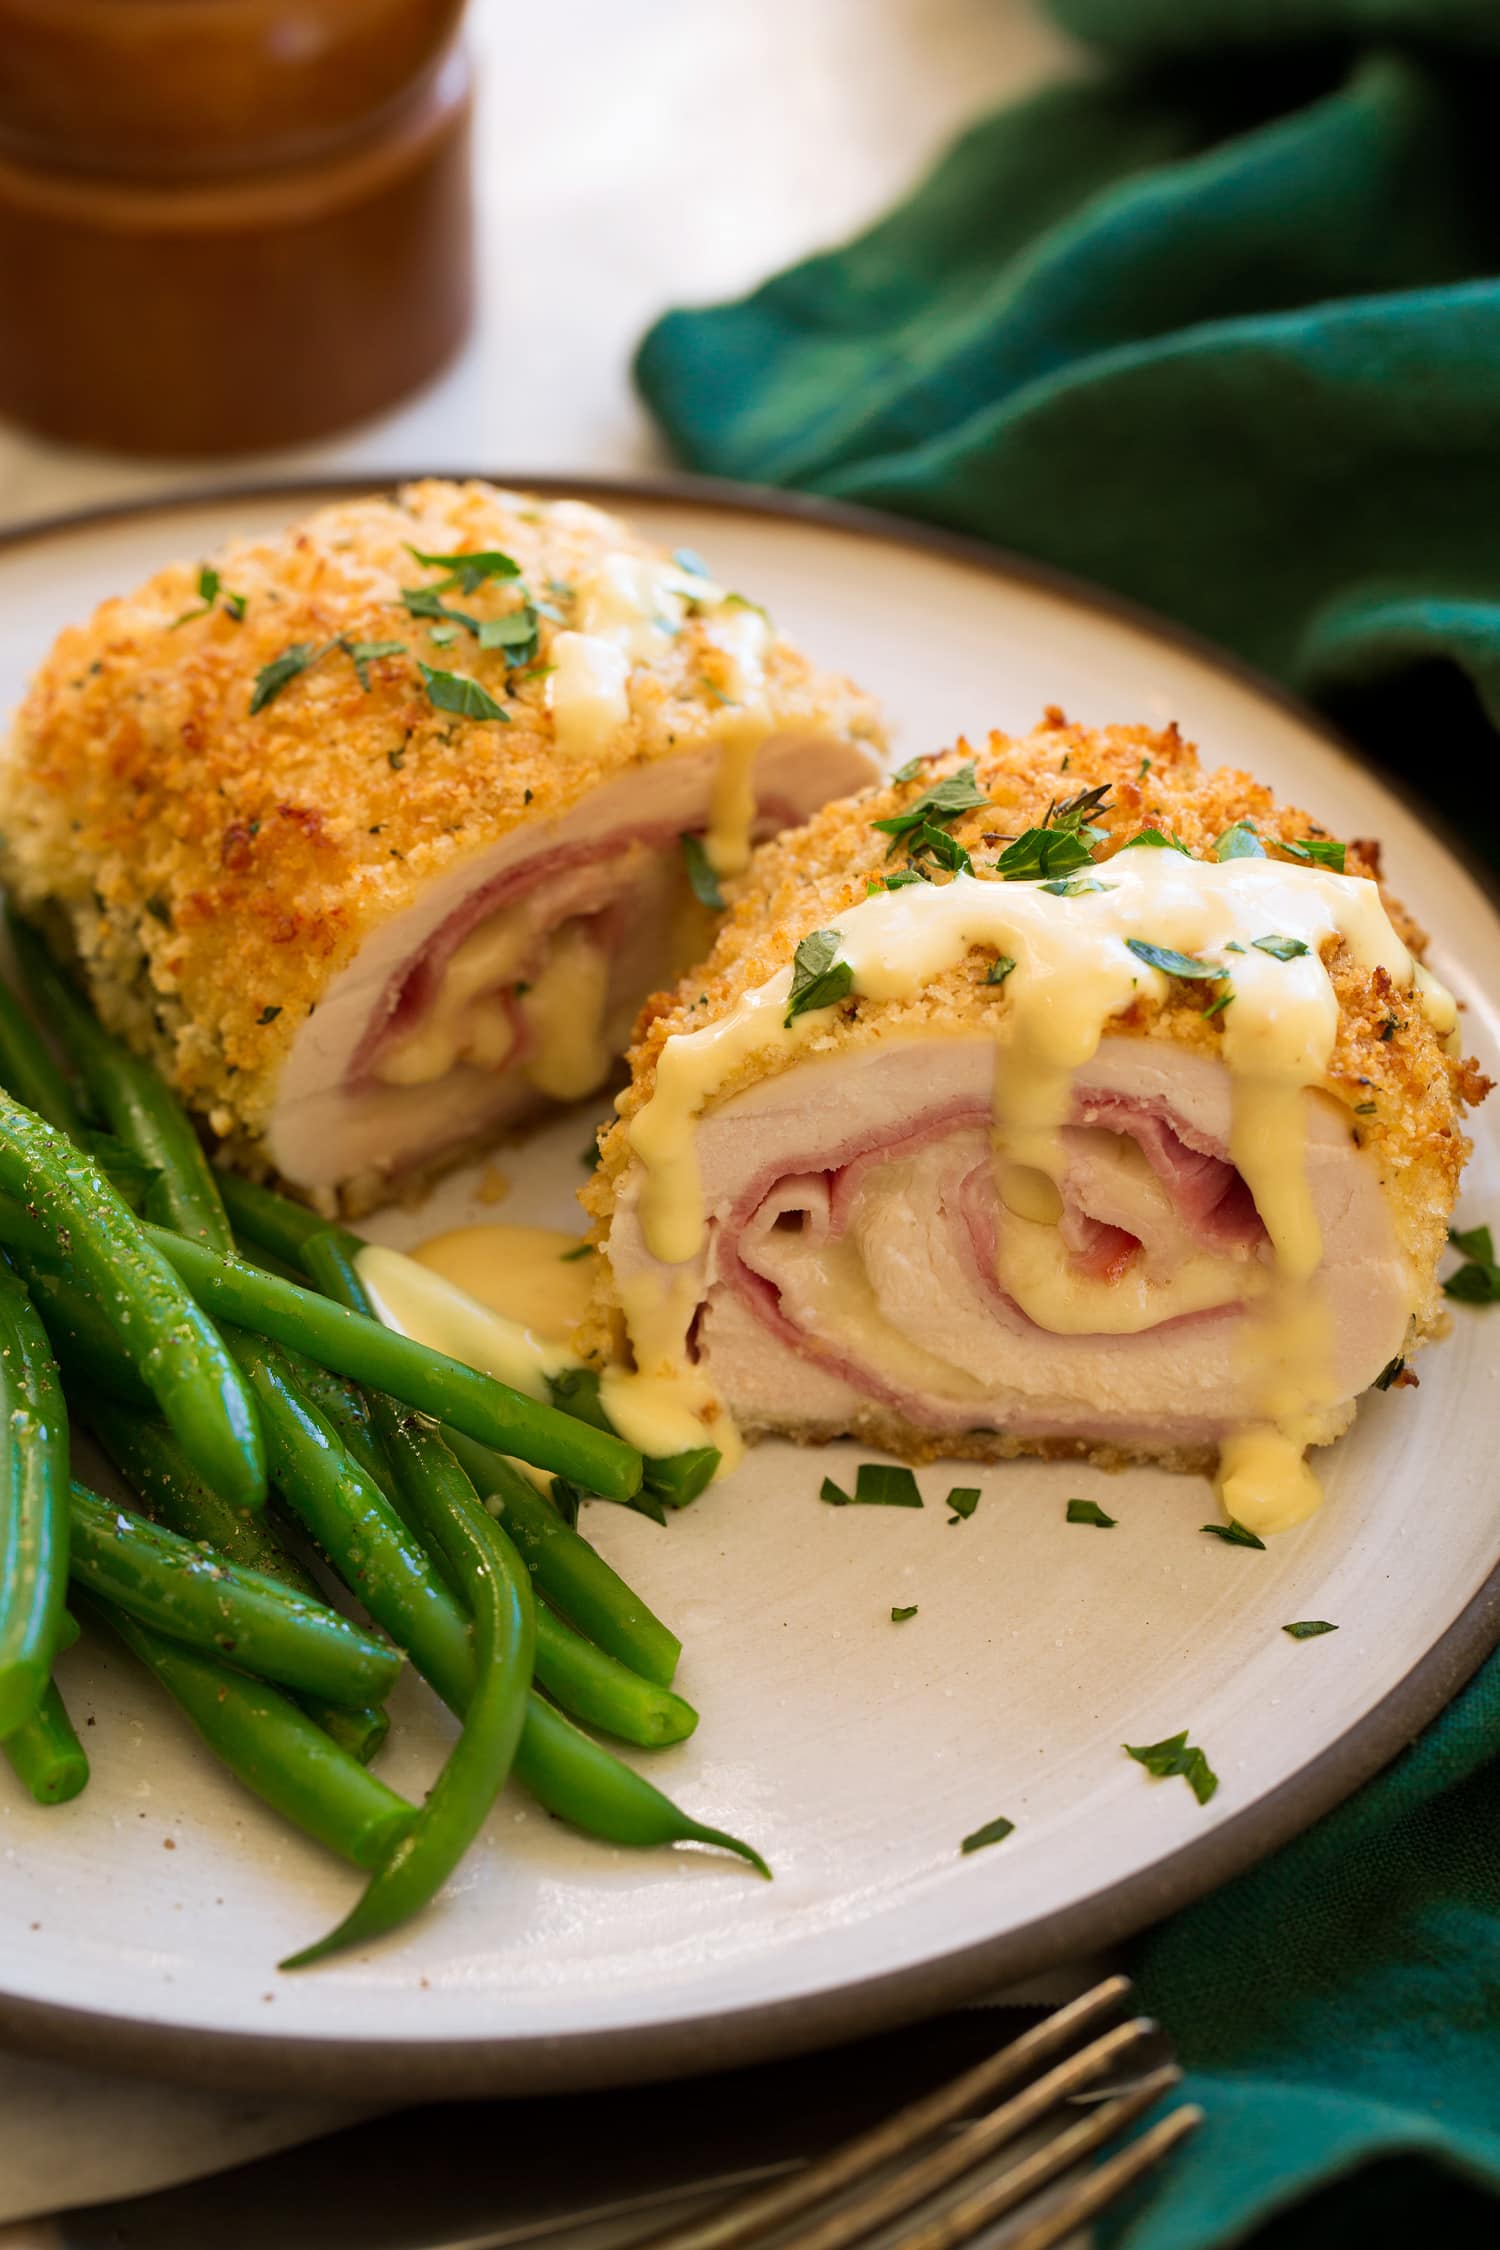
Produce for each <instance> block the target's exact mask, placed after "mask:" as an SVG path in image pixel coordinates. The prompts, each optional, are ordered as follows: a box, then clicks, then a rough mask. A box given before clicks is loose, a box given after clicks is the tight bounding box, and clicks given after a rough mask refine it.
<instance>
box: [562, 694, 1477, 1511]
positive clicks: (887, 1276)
mask: <svg viewBox="0 0 1500 2250" xmlns="http://www.w3.org/2000/svg"><path fill="white" fill-rule="evenodd" d="M1377 862H1378V852H1377V849H1376V847H1375V846H1373V845H1370V844H1360V843H1353V842H1351V843H1348V844H1345V843H1343V842H1341V841H1339V840H1337V839H1335V838H1333V837H1331V836H1329V835H1328V833H1327V831H1326V830H1325V829H1323V828H1322V827H1320V826H1319V825H1318V824H1317V823H1316V822H1314V821H1313V820H1312V819H1310V818H1309V817H1308V816H1307V815H1306V814H1304V813H1301V812H1298V811H1295V810H1292V809H1290V808H1287V807H1284V806H1280V805H1278V804H1277V803H1275V802H1274V800H1273V799H1272V797H1271V795H1270V793H1269V791H1268V790H1266V789H1264V788H1262V787H1260V786H1259V785H1258V784H1256V783H1255V782H1253V781H1252V780H1250V779H1249V777H1248V776H1246V775H1245V774H1243V773H1237V772H1216V773H1205V772H1204V771H1202V770H1201V769H1200V767H1199V764H1198V760H1197V757H1196V755H1195V753H1194V751H1193V750H1192V748H1191V747H1190V746H1189V745H1188V744H1187V743H1186V742H1184V741H1182V740H1181V739H1180V738H1179V737H1178V735H1177V734H1176V732H1175V730H1168V731H1167V732H1166V733H1156V732H1152V731H1149V730H1147V729H1144V728H1140V727H1128V726H1122V727H1115V728H1110V729H1106V730H1104V731H1102V732H1089V731H1086V730H1084V729H1082V728H1078V727H1074V726H1070V725H1068V723H1067V722H1066V721H1065V720H1064V719H1063V718H1062V716H1061V715H1060V714H1058V713H1050V714H1049V715H1048V718H1047V721H1046V723H1045V724H1044V725H1043V727H1042V728H1041V729H1040V730H1039V731H1038V732H1037V733H1036V734H1034V735H1033V736H1031V737H1030V738H1029V739H1027V740H1024V741H1015V740H1009V739H1007V738H1005V737H1002V736H998V735H997V736H993V737H992V738H991V740H990V742H989V744H988V746H987V747H986V748H984V749H982V750H978V751H971V750H969V749H968V748H967V747H966V746H965V745H963V744H960V745H959V746H958V747H957V748H956V749H954V750H952V751H950V752H947V753H945V754H943V755H941V756H938V757H936V758H933V759H929V760H926V761H922V762H919V763H914V764H913V765H912V766H910V767H906V768H903V769H902V772H901V774H899V775H898V776H897V777H896V778H895V781H894V782H893V783H890V784H887V785H880V786H877V787H875V788H873V789H870V790H867V791H866V792H864V793H863V794H861V795H860V796H858V797H855V798H854V799H852V800H850V801H848V802H845V803H842V804H837V805H830V806H828V807H826V808H825V809H824V810H823V811H822V812H820V813H819V814H817V815H816V816H815V817H814V818H813V819H812V820H811V821H810V822H809V823H808V824H807V825H806V826H805V827H803V828H801V829H799V830H797V831H796V832H794V833H789V834H787V835H784V836H783V837H781V838H780V839H779V840H778V841H776V842H774V843H771V844H768V845H767V846H765V847H764V849H763V850H761V851H760V852H759V853H758V854H757V856H756V859H755V862H754V865H753V869H752V873H751V875H750V877H749V879H748V881H747V883H746V884H745V885H744V886H743V887H742V888H741V890H740V893H739V897H738V900H737V903H736V905H735V908H734V911H733V913H732V915H731V917H730V919H729V921H728V922H727V923H726V925H725V926H724V928H723V930H722V931H721V933H720V936H719V938H718V942H717V944H716V945H715V947H714V949H713V951H712V953H711V954H710V955H709V956H708V959H707V961H706V963H705V965H704V966H703V967H702V968H701V969H700V970H697V971H694V972H693V973H692V974H691V975H690V976H689V977H688V978H687V979H685V980H684V982H683V983H682V984H680V985H679V986H678V988H677V990H676V992H675V993H674V994H672V995H670V996H667V995H663V996H661V997H659V998H658V1000H657V1001H656V1003H655V1004H654V1005H653V1007H652V1008H650V1009H648V1011H647V1012H646V1014H645V1015H644V1016H643V1019H642V1025H641V1028H640V1034H639V1043H638V1044H637V1045H636V1047H635V1049H634V1050H633V1053H632V1056H631V1064H632V1073H633V1075H632V1080H631V1084H630V1086H629V1088H628V1090H627V1091H626V1093H625V1094H623V1095H622V1096H621V1099H620V1108H621V1115H620V1117H619V1120H618V1122H617V1123H616V1124H615V1125H614V1126H612V1128H611V1129H610V1131H609V1133H608V1134H607V1136H606V1137H605V1139H604V1142H603V1153H602V1161H601V1165H600V1169H599V1171H598V1173H597V1174H596V1176H595V1179H594V1180H593V1182H592V1183H591V1184H590V1187H589V1188H588V1189H587V1190H586V1191H585V1201H586V1203H587V1204H588V1205H589V1207H590V1208H591V1210H592V1212H593V1214H594V1217H595V1220H596V1228H595V1233H596V1238H597V1239H598V1240H599V1241H600V1243H601V1246H602V1248H603V1250H604V1252H605V1258H604V1260H603V1261H602V1264H603V1267H604V1276H603V1280H602V1283H601V1287H602V1290H603V1297H602V1299H601V1303H600V1307H599V1321H598V1324H597V1326H596V1328H595V1331H594V1335H593V1342H594V1346H595V1348H596V1349H597V1350H598V1351H599V1352H600V1353H601V1356H606V1355H607V1354H608V1353H609V1352H611V1351H613V1353H614V1354H615V1356H616V1357H618V1356H619V1354H620V1352H621V1351H622V1350H623V1351H624V1352H625V1353H626V1354H628V1356H629V1358H630V1359H631V1360H632V1361H633V1365H634V1368H635V1370H636V1372H635V1374H634V1376H633V1377H632V1378H630V1379H631V1380H632V1381H633V1382H634V1383H635V1384H637V1385H645V1386H647V1387H654V1388H655V1389H656V1390H657V1391H658V1393H659V1394H660V1396H661V1398H662V1399H663V1401H664V1402H676V1404H677V1406H678V1407H679V1408H680V1409H681V1410H683V1411H686V1412H691V1413H692V1414H694V1415H696V1416H697V1418H698V1420H699V1422H700V1423H702V1424H704V1425H706V1426H709V1427H713V1426H717V1427H718V1429H719V1430H720V1431H721V1432H722V1431H726V1430H729V1429H733V1428H737V1429H738V1430H739V1431H740V1432H741V1433H742V1434H744V1435H745V1436H747V1437H754V1436H757V1435H762V1434H765V1433H772V1432H776V1433H782V1434H785V1435H788V1436H791V1437H794V1438H798V1439H808V1440H817V1439H824V1438H829V1437H833V1436H836V1435H840V1434H851V1435H857V1436H860V1437H862V1438H864V1439H866V1440H868V1441H873V1442H874V1443H876V1444H878V1445H880V1446H883V1447H885V1448H887V1449H889V1450H890V1451H893V1452H895V1453H897V1454H901V1455H904V1456H906V1457H908V1458H922V1457H926V1456H931V1455H934V1454H939V1453H943V1454H957V1455H961V1456H969V1457H975V1458H990V1457H995V1456H1002V1455H1013V1454H1021V1453H1038V1454H1048V1455H1081V1456H1087V1457H1089V1458H1092V1459H1095V1460H1097V1461H1099V1462H1100V1463H1101V1464H1104V1465H1110V1464H1113V1463H1117V1462H1120V1461H1122V1460H1130V1459H1140V1460H1152V1461H1159V1462H1162V1463H1165V1464H1167V1465H1170V1466H1173V1467H1178V1468H1184V1469H1205V1468H1206V1469H1212V1470H1216V1471H1217V1473H1218V1476H1219V1480H1220V1488H1221V1496H1222V1498H1223V1501H1224V1504H1225V1506H1226V1508H1227V1510H1228V1512H1229V1514H1230V1515H1231V1516H1233V1517H1235V1518H1237V1519H1238V1520H1239V1521H1241V1522H1242V1523H1244V1524H1245V1525H1247V1526H1248V1527H1249V1528H1252V1529H1256V1530H1261V1531H1264V1530H1274V1529H1278V1528H1280V1527H1282V1526H1283V1525H1285V1524H1287V1523H1290V1522H1294V1521H1296V1520H1298V1519H1299V1518H1300V1517H1301V1516H1303V1515H1305V1514H1306V1513H1307V1512H1308V1511H1309V1510H1310V1509H1311V1508H1312V1507H1313V1506H1314V1505H1316V1501H1317V1497H1318V1490H1317V1485H1316V1481H1315V1479H1314V1477H1313V1474H1312V1472H1311V1470H1310V1469H1309V1467H1308V1465H1307V1463H1306V1460H1305V1453H1306V1449H1307V1448H1308V1447H1309V1446H1315V1445H1321V1444H1324V1443H1326V1442H1328V1441H1329V1440H1331V1439H1332V1438H1334V1437H1336V1436H1337V1435H1338V1434H1339V1432H1340V1431H1341V1430H1343V1429H1344V1428H1345V1427H1346V1426H1347V1424H1348V1422H1349V1420H1350V1418H1351V1416H1352V1415H1353V1412H1354V1408H1355V1402H1356V1400H1357V1399H1358V1396H1359V1394H1360V1393H1361V1392H1362V1391H1364V1390H1366V1389H1367V1388H1368V1387H1369V1386H1370V1385H1372V1384H1376V1383H1380V1384H1382V1385H1389V1384H1390V1383H1391V1382H1392V1381H1393V1380H1396V1379H1397V1378H1398V1377H1399V1375H1400V1374H1401V1371H1402V1368H1403V1367H1404V1363H1405V1361H1406V1360H1407V1359H1409V1357H1410V1355H1411V1353H1412V1352H1413V1351H1414V1349H1415V1348H1416V1347H1417V1346H1418V1345H1419V1344H1420V1343H1421V1342H1422V1341H1423V1340H1424V1339H1425V1338H1427V1337H1429V1336H1430V1335H1431V1334H1433V1333H1434V1331H1435V1329H1436V1328H1437V1326H1438V1325H1439V1324H1440V1309H1439V1308H1440V1306H1441V1296H1440V1292H1439V1288H1438V1283H1437V1265H1438V1259H1439V1254H1440V1252H1441V1251H1442V1249H1443V1246H1444V1242H1445V1239H1446V1231H1447V1223H1448V1218H1449V1215H1450V1213H1451V1211H1452V1207H1453V1202H1454V1196H1455V1191H1456V1188H1457V1183H1458V1177H1459V1172H1460V1169H1461V1167H1462V1164H1463V1162H1464V1159H1465V1156H1466V1154H1467V1146H1468V1144H1467V1143H1466V1141H1465V1139H1464V1135H1463V1131H1462V1128H1461V1123H1460V1119H1461V1113H1462V1109H1463V1106H1464V1104H1465V1103H1466V1102H1473V1101H1476V1100H1478V1099H1479V1098H1481V1097H1482V1095H1483V1093H1484V1092H1485V1091H1486V1090H1487V1085H1486V1081H1484V1080H1483V1079H1482V1078H1481V1077H1480V1076H1479V1074H1478V1071H1477V1069H1476V1067H1475V1066H1474V1065H1473V1064H1472V1063H1466V1062H1464V1061H1462V1060H1461V1059H1460V1056H1459V1050H1458V1045H1457V1034H1456V1021H1457V1019H1456V1014H1455V1008H1454V1003H1453V1001H1452V999H1451V997H1450V996H1449V995H1448V993H1447V992H1445V991H1444V990H1443V989H1442V987H1441V986H1440V985H1439V984H1438V983H1437V982H1436V980H1435V979H1434V978H1433V977H1432V976H1431V975H1430V974H1429V973H1428V972H1427V970H1426V969H1425V968H1424V967H1423V966H1422V964H1421V961H1420V959H1419V958H1418V954H1419V950H1420V947H1421V944H1422V938H1421V933H1420V932H1419V931H1417V930H1416V929H1415V927H1414V926H1413V924H1412V923H1411V921H1410V920H1409V918H1408V917H1407V916H1406V915H1405V914H1404V912H1403V911H1402V909H1401V908H1400V907H1399V906H1398V905H1397V904H1396V903H1395V901H1394V900H1392V899H1390V898H1388V897H1386V896H1385V895H1384V894H1383V892H1382V890H1381V888H1380V885H1379V882H1378V879H1377V878H1378V864H1377Z"/></svg>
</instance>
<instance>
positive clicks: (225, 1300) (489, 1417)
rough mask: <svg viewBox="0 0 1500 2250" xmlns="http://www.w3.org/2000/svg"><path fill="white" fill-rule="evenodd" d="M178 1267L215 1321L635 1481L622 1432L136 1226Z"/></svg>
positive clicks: (194, 1246) (586, 1472)
mask: <svg viewBox="0 0 1500 2250" xmlns="http://www.w3.org/2000/svg"><path fill="white" fill-rule="evenodd" d="M142 1232H143V1233H144V1235H145V1237H146V1239H147V1241H148V1242H149V1243H150V1244H151V1245H152V1246H153V1247H154V1248H156V1249H158V1250H160V1252H161V1253H162V1255H163V1256H164V1257H165V1258H166V1259H167V1260H168V1261H169V1263H170V1264H171V1265H172V1266H173V1267H174V1268H175V1270H176V1271H177V1273H178V1274H179V1275H180V1277H181V1278H182V1280H183V1281H184V1282H185V1283H186V1284H187V1286H188V1288H189V1289H190V1290H191V1291H192V1293H193V1295H194V1296H195V1297H196V1298H197V1300H198V1302H199V1304H200V1305H201V1306H202V1307H204V1308H205V1309H206V1310H207V1311H208V1312H211V1313H213V1314H214V1315H215V1316H216V1317H217V1318H219V1319H223V1320H230V1321H233V1322H235V1323H236V1324H237V1325H238V1326H239V1327H241V1328H248V1329H251V1330H252V1331H253V1332H254V1333H255V1334H256V1335H257V1336H268V1337H270V1338H272V1339H273V1340H274V1341H275V1342H276V1343H279V1344H290V1345H291V1346H292V1348H293V1350H295V1351H300V1352H305V1353H306V1354H307V1356H308V1358H309V1359H315V1360H317V1361H318V1363H319V1364H320V1365H321V1366H323V1367H329V1368H332V1369H333V1370H334V1372H335V1373H336V1374H339V1375H348V1376H351V1377H352V1378H353V1380H354V1381H355V1382H356V1383H362V1384H364V1385H365V1386H366V1388H367V1389H371V1390H379V1391H387V1392H389V1394H390V1395H391V1397H392V1398H398V1399H400V1400H401V1401H402V1403H403V1404H404V1405H407V1406H414V1407H416V1408H417V1410H418V1412H419V1413H423V1414H430V1415H431V1416H432V1417H433V1419H434V1420H435V1421H441V1422H451V1423H452V1424H453V1426H454V1428H455V1429H460V1430H463V1431H465V1432H466V1434H467V1435H468V1436H470V1437H476V1438H479V1439H480V1440H481V1442H482V1443H484V1444H486V1445H493V1446H496V1447H497V1448H498V1449H499V1450H500V1451H501V1452H504V1453H514V1454H518V1455H519V1456H520V1458H521V1459H522V1460H523V1461H532V1462H534V1463H535V1464H536V1465H537V1467H538V1468H543V1469H552V1470H554V1471H555V1472H556V1473H557V1475H559V1476H565V1477H572V1478H574V1479H575V1481H576V1482H577V1483H579V1484H582V1485H586V1486H587V1487H588V1489H589V1490H590V1491H591V1492H600V1493H603V1494H605V1495H606V1496H607V1497H609V1498H614V1499H625V1498H627V1497H628V1496H629V1494H630V1493H632V1492H633V1491H634V1490H635V1488H636V1486H637V1484H638V1483H639V1481H640V1473H641V1457H640V1455H639V1454H638V1453H637V1452H636V1451H635V1450H634V1449H633V1447H631V1446H628V1445H626V1444H624V1443H623V1441H622V1440H621V1439H619V1438H612V1437H609V1436H608V1435H607V1434H606V1433H604V1432H603V1431H597V1430H591V1429H588V1428H587V1427H585V1426H584V1425H583V1424H582V1423H579V1422H575V1421H574V1420H573V1419H572V1418H571V1416H569V1415H566V1414H560V1413H558V1412H557V1410H556V1408H554V1407H550V1406H539V1405H538V1404H537V1402H536V1401H535V1399H529V1398H526V1397H523V1395H522V1394H521V1392H520V1391H513V1390H511V1389H510V1388H509V1387H508V1385H506V1384H504V1383H498V1382H496V1381H495V1379H494V1377H493V1376H490V1375H481V1374H479V1373H478V1371H477V1370H476V1369H474V1368H472V1367H466V1366H465V1365H464V1364H463V1362H462V1361H461V1360H456V1359H449V1358H447V1357H446V1356H445V1355H444V1354H443V1353H442V1352H434V1351H429V1350H428V1349H427V1347H426V1345H424V1344H417V1343H414V1342H413V1341H412V1340H411V1338H410V1337H407V1336H401V1335H398V1334H397V1332H396V1331H395V1330H394V1329H392V1328H384V1327H382V1326H381V1324H380V1322H379V1321H375V1320H365V1319H361V1318H360V1317H359V1316H358V1315H357V1314H355V1313H348V1312H345V1311H344V1310H343V1309H342V1307H340V1306H338V1305H335V1304H331V1303H330V1302H329V1300H328V1298H327V1297H323V1296H319V1295H318V1294H316V1292H315V1291H313V1290H311V1289H303V1288H299V1287H298V1285H297V1284H296V1283H295V1282H291V1281H279V1280H277V1278H276V1277H275V1275H274V1274H268V1273H262V1272H260V1271H258V1270H257V1268H256V1267H254V1266H251V1265H247V1264H246V1263H245V1261H244V1260H243V1259H241V1258H229V1257H221V1256H219V1255H218V1254H217V1253H216V1252H215V1251H212V1250H209V1249H207V1248H205V1247H204V1245H203V1244H202V1243H198V1242H189V1241H188V1240H187V1239H186V1237H185V1236H183V1235H179V1234H172V1233H170V1232H169V1231H168V1230H167V1229H166V1228H164V1227H155V1226H148V1227H145V1228H143V1229H142ZM28 1239H29V1236H28V1226H27V1218H26V1214H25V1213H17V1211H16V1209H15V1207H14V1206H13V1205H11V1204H8V1203H7V1202H5V1200H4V1199H3V1198H0V1241H7V1242H9V1241H20V1243H21V1244H22V1246H23V1247H25V1245H26V1243H27V1241H28Z"/></svg>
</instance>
